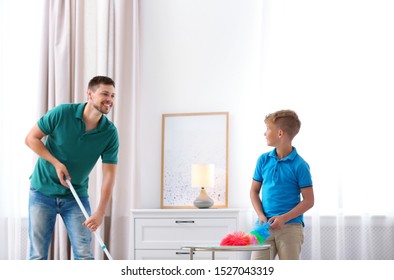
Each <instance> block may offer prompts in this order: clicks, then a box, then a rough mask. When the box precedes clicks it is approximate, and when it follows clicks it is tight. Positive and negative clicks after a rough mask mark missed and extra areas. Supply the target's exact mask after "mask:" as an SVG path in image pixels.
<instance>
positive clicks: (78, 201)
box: [66, 179, 113, 260]
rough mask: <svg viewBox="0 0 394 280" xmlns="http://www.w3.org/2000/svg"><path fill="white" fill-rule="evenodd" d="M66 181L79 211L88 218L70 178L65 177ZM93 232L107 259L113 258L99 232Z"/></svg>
mask: <svg viewBox="0 0 394 280" xmlns="http://www.w3.org/2000/svg"><path fill="white" fill-rule="evenodd" d="M66 182H67V185H68V186H69V188H70V190H71V192H72V194H73V196H74V198H75V200H76V201H77V203H78V205H79V208H81V211H82V213H83V215H84V216H85V218H86V219H88V218H89V215H88V212H86V209H85V207H84V206H83V204H82V202H81V200H80V199H79V196H78V194H77V192H76V191H75V189H74V187H73V185H72V184H71V182H70V180H68V179H66ZM93 233H94V235H95V237H96V240H97V241H98V243H100V246H101V248H102V249H103V250H104V253H105V254H106V255H107V257H108V259H109V260H113V259H112V257H111V255H110V253H109V252H108V249H107V246H105V244H104V242H103V240H102V239H101V237H100V235H99V233H98V232H97V231H94V232H93Z"/></svg>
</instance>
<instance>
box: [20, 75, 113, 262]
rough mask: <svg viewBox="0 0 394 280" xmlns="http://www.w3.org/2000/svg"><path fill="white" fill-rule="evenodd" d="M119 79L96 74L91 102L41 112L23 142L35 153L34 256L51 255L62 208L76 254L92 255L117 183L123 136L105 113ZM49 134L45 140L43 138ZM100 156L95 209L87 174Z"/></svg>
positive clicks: (32, 188)
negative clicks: (94, 235) (100, 174)
mask: <svg viewBox="0 0 394 280" xmlns="http://www.w3.org/2000/svg"><path fill="white" fill-rule="evenodd" d="M114 98H115V83H114V81H113V80H112V79H111V78H109V77H106V76H96V77H93V78H92V79H91V80H90V82H89V85H88V90H87V102H84V103H79V104H62V105H59V106H57V107H55V108H53V109H51V110H49V111H48V112H47V113H46V114H45V115H43V116H42V117H41V118H40V119H39V120H38V122H37V123H36V124H35V125H34V126H33V128H32V129H31V130H30V132H29V133H28V135H27V136H26V139H25V142H26V145H27V146H29V147H30V148H31V149H32V150H33V151H34V152H35V153H37V155H38V156H39V159H38V161H37V163H36V166H35V169H34V171H33V174H32V175H31V177H30V180H31V186H30V194H29V239H30V256H29V258H30V259H47V258H48V250H49V245H50V240H51V236H52V233H53V230H54V225H55V221H56V215H57V214H60V216H61V217H62V219H63V221H64V224H65V226H66V228H67V232H68V235H69V238H70V242H71V247H72V250H73V254H74V259H93V254H92V249H91V240H92V234H91V232H93V231H95V230H97V228H98V227H99V226H100V225H101V223H102V222H103V219H104V215H105V210H106V208H107V205H108V202H109V200H110V197H111V195H112V190H113V187H114V184H115V175H116V166H117V162H118V148H119V139H118V132H117V129H116V127H115V126H114V124H113V123H112V122H111V121H109V120H108V119H107V117H106V116H105V115H106V114H108V113H109V112H110V110H111V108H112V106H113V104H114ZM45 136H46V141H45V144H44V143H43V142H42V140H41V139H43V138H44V137H45ZM99 157H101V159H102V163H103V164H102V171H103V180H102V189H101V196H100V202H99V204H98V207H97V209H96V211H95V212H94V213H93V214H92V215H91V211H90V203H89V199H88V182H89V174H90V172H91V171H92V169H93V168H94V166H95V164H96V162H97V160H98V159H99ZM65 179H69V180H70V181H71V182H72V184H73V186H74V188H75V190H76V192H77V193H78V196H79V197H80V199H81V201H82V204H83V205H84V207H85V209H86V211H87V212H88V214H89V218H88V219H86V218H85V217H84V215H83V213H82V211H81V209H80V208H79V206H78V204H77V202H76V200H75V199H74V197H73V195H72V193H71V191H70V189H69V188H68V186H67V183H66V181H65Z"/></svg>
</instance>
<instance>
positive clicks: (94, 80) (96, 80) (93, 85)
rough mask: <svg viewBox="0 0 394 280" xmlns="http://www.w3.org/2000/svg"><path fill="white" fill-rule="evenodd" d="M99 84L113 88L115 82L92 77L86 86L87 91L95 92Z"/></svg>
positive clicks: (105, 77) (105, 78)
mask: <svg viewBox="0 0 394 280" xmlns="http://www.w3.org/2000/svg"><path fill="white" fill-rule="evenodd" d="M100 84H104V85H110V86H113V87H115V82H114V81H113V80H112V79H111V78H110V77H107V76H96V77H93V78H92V79H91V80H90V81H89V84H88V89H90V90H91V91H96V90H97V88H98V87H99V85H100Z"/></svg>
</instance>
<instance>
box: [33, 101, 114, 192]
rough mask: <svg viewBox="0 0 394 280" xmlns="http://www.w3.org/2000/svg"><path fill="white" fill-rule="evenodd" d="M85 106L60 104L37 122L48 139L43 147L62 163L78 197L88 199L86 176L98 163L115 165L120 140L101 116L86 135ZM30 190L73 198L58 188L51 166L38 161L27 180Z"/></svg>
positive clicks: (61, 188)
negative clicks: (28, 180) (29, 183)
mask: <svg viewBox="0 0 394 280" xmlns="http://www.w3.org/2000/svg"><path fill="white" fill-rule="evenodd" d="M85 105H86V103H79V104H63V105H59V106H57V107H55V108H53V109H51V110H49V111H48V112H47V113H46V114H45V115H44V116H42V117H41V118H40V119H39V120H38V122H37V125H38V127H39V128H40V129H41V130H42V132H43V133H45V135H47V138H46V141H45V146H46V147H47V149H48V150H49V152H50V153H51V154H52V155H53V156H54V157H55V158H57V159H58V160H59V161H60V162H62V163H63V164H64V165H65V166H66V167H67V170H68V172H69V174H70V176H71V180H72V184H73V186H74V188H75V190H76V192H77V193H78V195H79V196H80V197H88V182H89V174H90V172H91V171H92V169H93V168H94V166H95V164H96V163H97V160H98V159H99V158H100V157H101V159H102V162H103V163H111V164H117V162H118V148H119V139H118V132H117V129H116V127H115V125H114V124H113V123H112V122H111V121H109V120H108V118H107V117H106V116H105V115H103V116H102V118H101V120H100V122H99V124H98V126H97V127H96V128H95V129H93V130H90V131H85V129H86V127H85V122H84V121H83V117H82V115H83V110H84V108H85ZM30 180H31V186H32V188H34V189H36V190H38V191H40V192H41V193H43V194H44V195H47V196H50V197H57V198H66V197H72V193H71V191H70V190H69V189H68V188H66V187H64V186H63V185H61V184H60V181H59V179H58V177H57V174H56V170H55V168H54V167H53V165H52V164H51V163H49V162H48V161H46V160H45V159H43V158H41V157H40V158H39V159H38V161H37V163H36V166H35V168H34V171H33V174H32V175H31V176H30Z"/></svg>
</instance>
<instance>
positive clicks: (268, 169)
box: [250, 110, 314, 260]
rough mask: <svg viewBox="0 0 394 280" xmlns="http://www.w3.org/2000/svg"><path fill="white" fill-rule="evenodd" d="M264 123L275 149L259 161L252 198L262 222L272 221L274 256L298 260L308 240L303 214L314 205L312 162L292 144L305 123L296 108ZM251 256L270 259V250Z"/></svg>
mask: <svg viewBox="0 0 394 280" xmlns="http://www.w3.org/2000/svg"><path fill="white" fill-rule="evenodd" d="M264 122H265V124H266V127H267V129H266V131H265V133H264V136H265V137H266V140H267V145H268V146H271V147H274V149H273V150H272V151H271V152H268V153H264V154H262V155H261V156H260V157H259V159H258V161H257V164H256V168H255V172H254V175H253V181H252V186H251V189H250V199H251V202H252V205H253V208H254V209H255V211H256V214H257V216H258V219H259V222H260V223H263V222H268V223H270V224H271V226H270V237H269V238H267V240H266V241H265V244H270V245H271V253H272V258H273V259H275V257H276V255H278V257H279V259H281V260H298V259H299V258H300V253H301V245H302V243H303V240H304V231H303V227H304V222H303V214H304V213H305V212H306V211H307V210H308V209H310V208H312V207H313V204H314V195H313V188H312V177H311V173H310V170H309V165H308V163H307V162H306V161H305V160H304V159H303V158H302V157H301V156H300V155H298V153H297V150H296V148H295V147H293V146H292V140H293V138H294V137H295V136H296V135H297V134H298V132H299V130H300V127H301V122H300V120H299V119H298V116H297V114H296V113H295V112H294V111H292V110H281V111H277V112H274V113H271V114H269V115H267V116H266V117H265V120H264ZM260 190H261V199H260V195H259V194H260ZM300 194H301V195H302V198H303V199H302V200H301V197H300ZM251 258H252V259H254V260H256V259H269V252H266V251H260V252H257V251H256V252H253V253H252V256H251Z"/></svg>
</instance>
